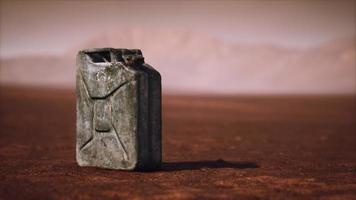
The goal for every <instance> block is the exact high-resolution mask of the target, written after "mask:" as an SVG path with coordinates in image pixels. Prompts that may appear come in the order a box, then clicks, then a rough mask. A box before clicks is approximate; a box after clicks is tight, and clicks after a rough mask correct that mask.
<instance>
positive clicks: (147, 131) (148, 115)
mask: <svg viewBox="0 0 356 200" xmlns="http://www.w3.org/2000/svg"><path fill="white" fill-rule="evenodd" d="M76 95H77V103H76V110H77V123H76V159H77V163H78V164H79V165H80V166H94V167H101V168H109V169H122V170H136V169H139V170H153V169H157V168H158V167H159V166H160V164H161V159H162V145H161V76H160V74H159V73H158V72H157V71H156V70H154V69H153V68H152V67H151V66H149V65H147V64H146V63H145V62H144V58H143V56H142V53H141V51H140V50H128V49H113V48H100V49H86V50H81V51H79V53H78V55H77V69H76Z"/></svg>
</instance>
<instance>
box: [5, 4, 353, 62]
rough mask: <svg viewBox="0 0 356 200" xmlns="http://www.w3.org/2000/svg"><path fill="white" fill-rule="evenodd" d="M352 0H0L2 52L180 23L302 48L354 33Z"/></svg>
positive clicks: (61, 47)
mask: <svg viewBox="0 0 356 200" xmlns="http://www.w3.org/2000/svg"><path fill="white" fill-rule="evenodd" d="M355 6H356V3H355V1H315V0H306V1H142V2H141V1H94V0H93V1H60V0H57V1H56V0H54V1H36V0H31V1H26V0H23V1H15V0H8V1H3V0H1V11H0V13H1V14H0V16H1V23H0V56H1V57H11V56H18V55H23V54H38V53H47V54H60V53H63V52H65V50H66V49H68V48H70V47H71V46H73V45H77V44H78V43H82V42H84V41H85V40H88V39H89V38H91V37H93V36H96V35H98V34H100V33H102V32H104V31H118V30H122V29H128V28H130V27H150V28H152V27H153V28H154V27H161V28H162V27H163V28H170V27H173V28H183V29H189V30H193V31H200V32H207V33H209V34H211V35H213V36H216V37H219V38H222V39H223V40H226V41H228V42H253V43H261V42H262V43H274V44H279V45H284V46H298V47H304V46H308V45H314V44H316V43H319V42H323V41H326V40H332V39H335V38H339V37H345V36H346V37H347V36H351V35H355V24H356V14H355V12H356V11H355V10H356V8H355Z"/></svg>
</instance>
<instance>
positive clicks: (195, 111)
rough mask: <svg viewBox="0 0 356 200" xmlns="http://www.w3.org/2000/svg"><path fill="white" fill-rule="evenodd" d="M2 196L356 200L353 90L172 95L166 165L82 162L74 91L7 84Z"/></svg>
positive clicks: (1, 118)
mask: <svg viewBox="0 0 356 200" xmlns="http://www.w3.org/2000/svg"><path fill="white" fill-rule="evenodd" d="M0 89H1V96H0V127H1V130H0V132H1V134H0V166H1V167H0V199H237V198H244V199H314V198H321V199H356V115H355V114H356V106H355V97H350V96H304V97H302V96H289V97H286V96H284V97H283V96H279V97H277V96H276V97H267V96H260V97H256V96H255V97H247V96H243V97H208V96H199V97H198V96H197V97H184V96H164V101H163V109H164V111H163V116H164V121H163V158H164V163H163V166H162V169H161V170H159V171H156V172H124V171H115V170H104V169H98V168H81V167H79V166H78V165H77V164H76V161H75V97H74V92H73V91H69V90H68V91H64V90H55V89H53V90H40V89H32V90H24V89H18V88H6V87H1V88H0Z"/></svg>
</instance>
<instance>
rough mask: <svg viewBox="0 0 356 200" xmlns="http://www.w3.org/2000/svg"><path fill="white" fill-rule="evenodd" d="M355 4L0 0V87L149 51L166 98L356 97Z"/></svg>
mask: <svg viewBox="0 0 356 200" xmlns="http://www.w3.org/2000/svg"><path fill="white" fill-rule="evenodd" d="M355 10H356V3H355V1H309V0H305V1H39V0H31V1H16V0H11V1H10V0H9V1H3V0H2V1H1V11H0V19H1V23H0V59H1V65H0V84H1V85H5V86H26V87H46V88H69V89H74V87H75V56H76V53H77V51H78V50H79V49H82V48H92V47H116V48H139V49H142V51H143V54H144V56H145V61H146V62H147V63H149V64H150V65H152V66H154V67H155V68H156V69H157V70H158V71H160V73H161V75H162V84H163V89H164V90H163V92H164V93H169V94H181V93H184V94H355V92H356V62H355V60H356V59H355V51H356V49H355V48H356V47H355V46H356V43H355V36H356V28H355V24H356V13H355V12H356V11H355Z"/></svg>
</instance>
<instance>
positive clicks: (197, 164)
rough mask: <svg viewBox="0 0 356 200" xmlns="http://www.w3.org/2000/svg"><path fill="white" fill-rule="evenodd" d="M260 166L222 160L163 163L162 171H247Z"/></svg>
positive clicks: (251, 163)
mask: <svg viewBox="0 0 356 200" xmlns="http://www.w3.org/2000/svg"><path fill="white" fill-rule="evenodd" d="M259 167H260V166H259V165H258V164H257V163H255V162H233V161H225V160H222V159H218V160H214V161H187V162H163V163H162V168H161V170H162V171H181V170H199V169H202V168H209V169H216V168H234V169H248V168H259Z"/></svg>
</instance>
